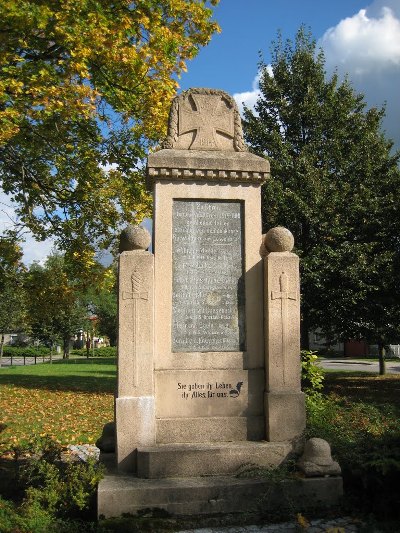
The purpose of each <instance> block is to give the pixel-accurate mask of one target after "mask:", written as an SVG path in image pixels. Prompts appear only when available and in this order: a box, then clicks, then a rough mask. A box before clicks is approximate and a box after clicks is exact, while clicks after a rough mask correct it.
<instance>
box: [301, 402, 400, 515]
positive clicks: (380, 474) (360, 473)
mask: <svg viewBox="0 0 400 533" xmlns="http://www.w3.org/2000/svg"><path fill="white" fill-rule="evenodd" d="M306 405H307V437H320V438H323V439H325V440H327V441H328V442H329V443H330V444H331V447H332V453H333V455H334V456H335V458H336V459H337V460H338V461H339V464H340V465H341V467H342V472H343V478H344V483H345V490H346V494H347V500H348V501H349V504H350V506H351V507H354V506H357V507H358V508H359V509H360V510H362V511H365V512H373V513H376V514H378V515H380V516H384V517H385V518H388V517H390V516H393V515H396V514H397V515H399V508H398V501H399V499H400V488H399V485H398V479H399V477H400V426H399V422H398V417H397V415H396V413H395V411H394V409H393V408H392V406H390V405H386V406H383V405H374V404H370V403H365V402H363V401H350V400H349V399H347V398H341V397H339V396H337V395H335V394H333V393H331V394H329V395H328V396H324V395H322V394H318V395H317V396H313V395H311V396H307V397H306ZM351 510H354V509H353V508H352V509H351Z"/></svg>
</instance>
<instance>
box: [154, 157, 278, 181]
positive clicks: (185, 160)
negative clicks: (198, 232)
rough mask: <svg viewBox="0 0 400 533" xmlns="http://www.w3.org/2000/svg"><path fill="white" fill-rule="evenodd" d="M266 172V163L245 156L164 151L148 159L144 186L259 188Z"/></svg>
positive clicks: (266, 174) (265, 161) (267, 174)
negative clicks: (204, 184)
mask: <svg viewBox="0 0 400 533" xmlns="http://www.w3.org/2000/svg"><path fill="white" fill-rule="evenodd" d="M269 169H270V165H269V162H268V161H267V160H266V159H263V158H262V157H258V156H256V155H254V154H250V153H247V152H222V151H216V152H201V151H200V150H173V149H165V150H160V151H159V152H155V153H153V154H150V155H149V158H148V162H147V186H148V188H149V189H152V187H153V185H154V182H155V181H160V180H161V181H199V182H207V183H208V182H211V183H216V182H222V183H226V182H231V183H232V184H238V183H244V184H246V183H247V184H251V183H255V184H258V185H261V184H262V183H263V182H264V181H265V180H266V179H268V177H269Z"/></svg>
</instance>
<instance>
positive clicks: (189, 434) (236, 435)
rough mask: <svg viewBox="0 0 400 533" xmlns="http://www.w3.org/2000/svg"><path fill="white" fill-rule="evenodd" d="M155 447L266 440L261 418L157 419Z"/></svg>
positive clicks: (204, 417) (262, 417)
mask: <svg viewBox="0 0 400 533" xmlns="http://www.w3.org/2000/svg"><path fill="white" fill-rule="evenodd" d="M156 430H157V443H158V444H171V443H187V442H193V443H207V442H208V443H210V442H234V441H246V440H248V441H261V440H263V439H264V438H265V426H264V413H263V415H262V416H248V415H246V416H223V417H221V416H213V417H207V416H203V417H196V418H193V417H185V418H159V419H158V420H157V423H156Z"/></svg>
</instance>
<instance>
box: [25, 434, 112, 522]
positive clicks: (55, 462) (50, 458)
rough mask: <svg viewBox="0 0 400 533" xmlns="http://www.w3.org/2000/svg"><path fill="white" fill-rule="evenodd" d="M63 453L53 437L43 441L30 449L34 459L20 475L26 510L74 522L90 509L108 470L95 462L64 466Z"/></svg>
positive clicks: (39, 441)
mask: <svg viewBox="0 0 400 533" xmlns="http://www.w3.org/2000/svg"><path fill="white" fill-rule="evenodd" d="M61 451H62V448H61V446H60V445H58V444H57V443H56V442H54V441H53V440H52V439H50V438H49V437H45V438H39V439H37V440H36V441H34V442H33V443H32V444H31V445H30V446H29V453H30V454H32V458H31V459H29V460H28V461H26V463H25V464H24V465H23V466H21V469H20V474H19V479H20V482H21V483H22V485H23V488H24V490H25V498H24V502H23V505H22V509H23V510H24V509H25V510H26V509H30V510H38V512H39V511H40V512H43V513H44V514H45V515H49V516H50V517H52V518H66V517H68V518H71V517H79V516H80V515H81V512H82V511H86V510H87V509H89V507H90V505H91V503H92V501H93V499H94V497H95V493H96V488H97V484H98V482H99V481H100V479H101V478H102V477H103V474H104V467H103V465H101V464H99V463H97V462H96V461H95V460H94V459H89V460H88V461H87V462H85V463H81V462H67V463H66V462H63V461H61ZM25 514H26V513H25Z"/></svg>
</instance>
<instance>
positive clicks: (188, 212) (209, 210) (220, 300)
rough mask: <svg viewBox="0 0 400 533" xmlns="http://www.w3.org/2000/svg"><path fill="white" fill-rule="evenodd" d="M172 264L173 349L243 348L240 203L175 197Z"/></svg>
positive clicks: (218, 349)
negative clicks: (176, 198)
mask: <svg viewBox="0 0 400 533" xmlns="http://www.w3.org/2000/svg"><path fill="white" fill-rule="evenodd" d="M172 265H173V274H172V276H173V280H172V351H173V352H236V351H243V350H244V349H245V346H244V345H245V326H244V303H245V302H244V300H245V297H244V277H243V216H242V204H241V202H227V201H202V200H195V201H193V200H175V201H174V203H173V214H172Z"/></svg>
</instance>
